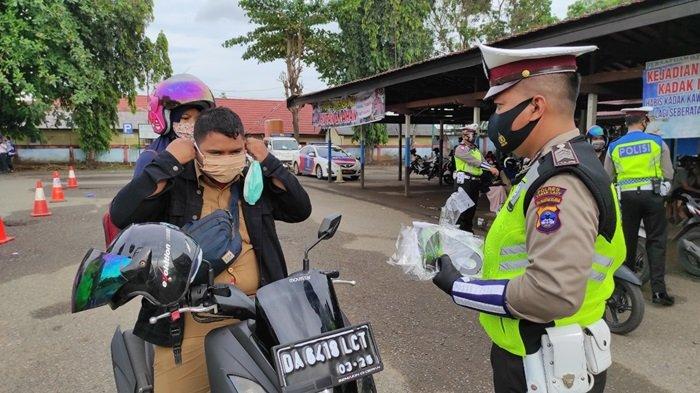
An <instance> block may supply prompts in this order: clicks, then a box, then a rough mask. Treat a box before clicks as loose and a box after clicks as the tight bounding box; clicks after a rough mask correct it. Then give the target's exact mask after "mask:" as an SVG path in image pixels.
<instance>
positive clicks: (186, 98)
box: [148, 74, 216, 135]
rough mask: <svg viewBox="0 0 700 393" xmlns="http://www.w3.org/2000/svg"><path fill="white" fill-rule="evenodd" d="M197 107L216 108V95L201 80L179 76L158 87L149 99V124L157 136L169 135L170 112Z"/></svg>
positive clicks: (190, 76)
mask: <svg viewBox="0 0 700 393" xmlns="http://www.w3.org/2000/svg"><path fill="white" fill-rule="evenodd" d="M186 104H189V105H195V106H200V107H201V108H202V109H207V108H212V107H214V106H216V104H215V103H214V95H213V94H212V93H211V90H209V87H207V85H205V84H204V82H202V81H201V80H199V78H197V77H195V76H192V75H190V74H178V75H173V76H172V77H170V78H168V79H166V80H164V81H162V82H160V83H159V84H158V85H156V88H155V89H154V90H153V93H152V94H151V96H150V97H149V98H148V122H149V123H151V125H152V126H153V131H154V132H155V133H156V134H160V135H162V134H167V133H168V132H169V131H170V130H171V129H172V124H171V121H170V111H172V110H173V109H175V108H177V107H178V106H181V105H186Z"/></svg>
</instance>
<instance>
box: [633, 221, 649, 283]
mask: <svg viewBox="0 0 700 393" xmlns="http://www.w3.org/2000/svg"><path fill="white" fill-rule="evenodd" d="M632 271H633V272H634V274H635V275H636V276H637V277H638V278H639V280H640V281H641V282H642V284H644V283H647V282H648V281H649V279H650V278H651V270H650V268H649V256H648V255H647V231H646V230H645V229H644V224H643V223H642V225H640V226H639V233H638V235H637V253H636V257H635V260H634V267H633V269H632Z"/></svg>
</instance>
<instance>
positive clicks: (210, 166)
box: [194, 143, 246, 184]
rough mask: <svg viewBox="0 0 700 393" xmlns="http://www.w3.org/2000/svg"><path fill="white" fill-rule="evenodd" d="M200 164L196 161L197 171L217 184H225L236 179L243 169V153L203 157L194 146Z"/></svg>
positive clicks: (195, 145)
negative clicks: (200, 159) (200, 160)
mask: <svg viewBox="0 0 700 393" xmlns="http://www.w3.org/2000/svg"><path fill="white" fill-rule="evenodd" d="M194 147H195V148H196V149H197V152H198V153H199V155H200V157H201V158H202V162H201V163H200V162H199V161H197V164H198V165H199V169H200V170H201V171H202V172H204V174H206V175H207V176H209V177H210V178H212V179H214V180H216V181H217V182H219V183H222V184H227V183H230V182H232V181H233V180H235V179H236V178H238V177H239V176H240V175H241V173H242V172H243V168H244V167H245V158H246V157H245V153H244V152H241V153H237V154H227V155H220V156H218V155H205V154H203V153H202V151H201V150H199V147H198V146H197V144H196V143H195V144H194Z"/></svg>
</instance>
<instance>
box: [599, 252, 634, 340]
mask: <svg viewBox="0 0 700 393" xmlns="http://www.w3.org/2000/svg"><path fill="white" fill-rule="evenodd" d="M613 277H614V281H615V290H614V291H613V293H612V296H610V298H609V299H608V300H607V303H606V307H605V313H604V314H603V319H604V320H605V322H606V323H607V324H608V327H610V331H611V332H613V333H615V334H623V335H624V334H627V333H629V332H631V331H633V330H634V329H636V328H637V327H638V326H639V324H640V323H642V319H643V318H644V297H643V296H642V281H641V280H640V279H639V277H637V276H636V275H635V274H634V272H633V271H632V270H630V269H629V268H628V267H627V266H625V265H622V266H620V268H619V269H617V270H616V271H615V273H614V275H613Z"/></svg>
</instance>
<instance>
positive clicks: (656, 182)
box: [616, 179, 671, 197]
mask: <svg viewBox="0 0 700 393" xmlns="http://www.w3.org/2000/svg"><path fill="white" fill-rule="evenodd" d="M633 181H634V179H633ZM634 182H635V183H638V182H637V181H634ZM627 183H630V182H629V181H628V182H627ZM616 188H617V194H618V197H620V195H621V194H622V193H623V192H631V191H634V192H638V191H653V192H654V194H656V195H660V196H666V195H668V193H669V192H670V191H671V183H670V182H667V181H664V180H662V179H651V180H649V181H648V182H645V183H642V184H634V185H630V184H625V181H624V180H623V181H621V182H619V183H618V184H617V187H616Z"/></svg>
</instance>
